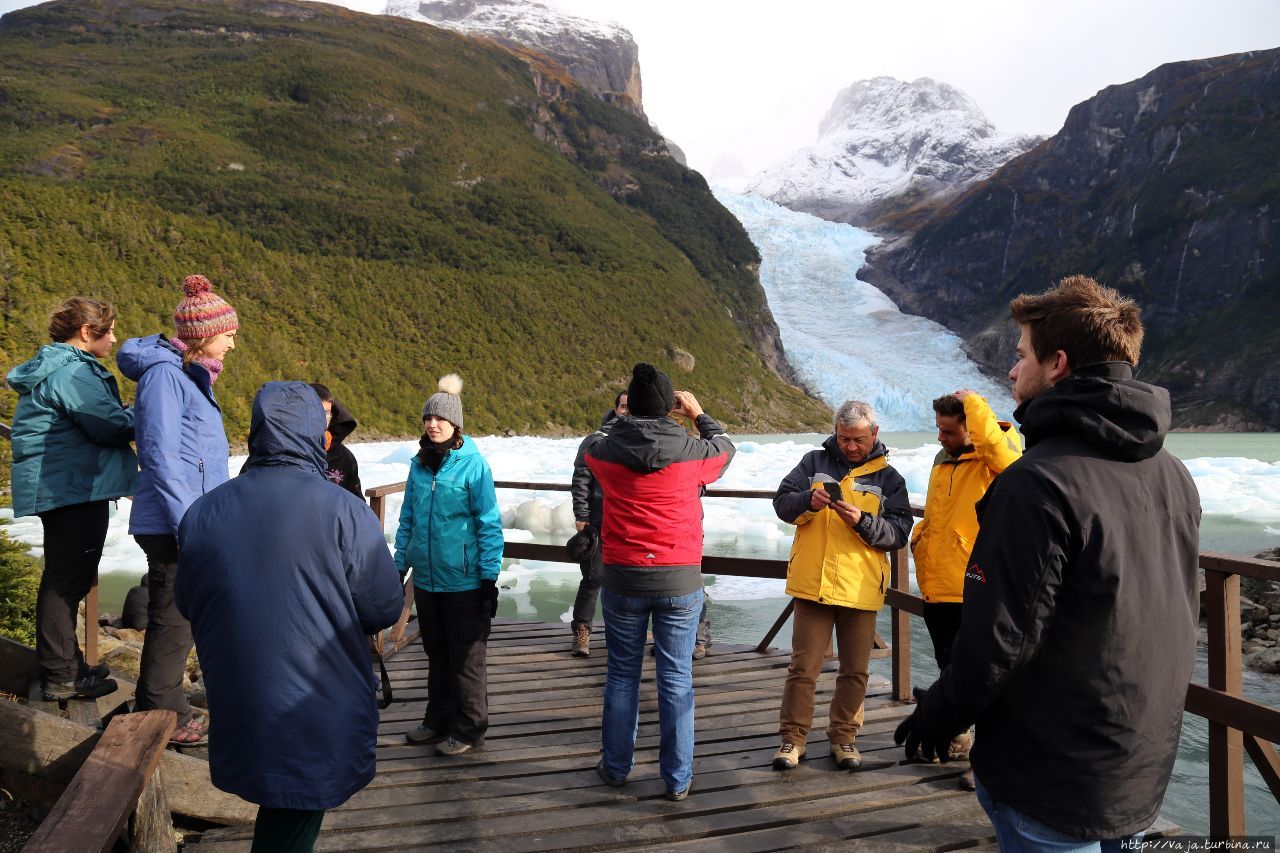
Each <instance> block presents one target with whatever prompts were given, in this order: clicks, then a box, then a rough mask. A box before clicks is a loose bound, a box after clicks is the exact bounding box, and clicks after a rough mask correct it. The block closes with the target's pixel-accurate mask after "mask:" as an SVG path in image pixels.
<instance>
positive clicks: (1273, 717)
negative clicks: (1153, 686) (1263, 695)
mask: <svg viewBox="0 0 1280 853" xmlns="http://www.w3.org/2000/svg"><path fill="white" fill-rule="evenodd" d="M1186 708H1187V710H1188V711H1190V712H1191V713H1192V714H1196V715H1197V716H1201V717H1204V718H1205V719H1206V720H1209V721H1210V722H1214V723H1221V724H1222V725H1224V726H1230V727H1231V728H1233V729H1239V730H1240V731H1242V732H1245V733H1247V734H1251V735H1256V736H1257V737H1260V738H1265V739H1266V740H1269V741H1271V742H1273V743H1280V710H1277V709H1275V708H1272V707H1269V706H1267V705H1263V704H1261V703H1259V702H1254V701H1253V700H1252V699H1245V698H1244V697H1242V696H1232V695H1231V694H1229V693H1224V692H1222V691H1221V690H1213V689H1211V688H1209V687H1205V686H1204V685H1203V684H1195V683H1192V684H1188V685H1187V702H1186Z"/></svg>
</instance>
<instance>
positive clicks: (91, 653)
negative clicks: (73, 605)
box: [84, 575, 98, 666]
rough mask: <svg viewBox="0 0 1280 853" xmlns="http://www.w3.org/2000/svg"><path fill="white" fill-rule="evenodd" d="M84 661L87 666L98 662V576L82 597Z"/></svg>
mask: <svg viewBox="0 0 1280 853" xmlns="http://www.w3.org/2000/svg"><path fill="white" fill-rule="evenodd" d="M84 661H85V663H87V664H89V666H96V665H97V663H98V578H97V576H96V575H95V576H94V578H93V586H91V587H89V594H88V595H86V596H85V599H84Z"/></svg>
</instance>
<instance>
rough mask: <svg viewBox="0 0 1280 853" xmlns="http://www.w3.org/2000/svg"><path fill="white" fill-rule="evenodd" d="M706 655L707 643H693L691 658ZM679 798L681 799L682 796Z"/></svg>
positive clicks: (701, 657)
mask: <svg viewBox="0 0 1280 853" xmlns="http://www.w3.org/2000/svg"><path fill="white" fill-rule="evenodd" d="M706 656H707V644H706V643H695V644H694V646H693V659H694V660H702V659H703V658H705V657H706ZM681 799H683V797H682V798H681Z"/></svg>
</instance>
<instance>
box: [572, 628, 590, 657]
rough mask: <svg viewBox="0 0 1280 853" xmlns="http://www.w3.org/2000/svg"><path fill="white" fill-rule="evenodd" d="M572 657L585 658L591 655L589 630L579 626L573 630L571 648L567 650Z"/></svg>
mask: <svg viewBox="0 0 1280 853" xmlns="http://www.w3.org/2000/svg"><path fill="white" fill-rule="evenodd" d="M569 651H571V652H572V653H573V656H574V657H579V658H585V657H589V656H590V655H591V629H590V628H588V627H587V626H586V625H579V626H578V627H576V628H574V629H573V646H572V648H570V649H569Z"/></svg>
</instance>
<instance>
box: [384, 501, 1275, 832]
mask: <svg viewBox="0 0 1280 853" xmlns="http://www.w3.org/2000/svg"><path fill="white" fill-rule="evenodd" d="M494 486H496V487H497V488H500V489H521V490H526V491H553V492H567V491H569V489H570V487H569V486H568V485H566V484H563V483H526V482H513V481H498V482H495V483H494ZM402 491H404V483H391V484H388V485H385V486H377V487H375V488H372V489H368V490H367V491H366V492H365V495H366V496H367V497H368V498H369V504H370V506H371V507H372V508H373V511H374V513H375V514H377V516H378V519H379V521H382V522H384V529H385V515H386V500H387V497H388V496H389V495H393V494H396V493H398V492H402ZM773 495H774V493H773V492H772V491H768V490H756V489H708V490H707V491H706V497H708V498H754V499H772V498H773ZM911 511H912V513H913V514H914V515H915V516H916V517H917V518H919V517H921V516H923V514H924V509H923V507H919V506H912V507H911ZM503 556H504V557H508V558H511V559H523V560H544V561H547V562H561V563H568V562H573V561H572V560H570V559H569V555H568V553H567V552H566V551H565V548H564V546H563V545H540V544H535V543H532V542H507V543H506V545H505V547H504V549H503ZM889 565H890V580H889V589H888V593H887V595H886V596H885V603H886V604H887V605H889V607H890V608H891V616H890V624H891V635H890V644H891V648H892V673H891V682H892V692H893V696H894V698H895V699H897V700H899V701H907V700H909V699H910V698H911V617H912V616H923V614H924V600H923V599H922V598H920V597H919V596H917V595H912V594H911V591H910V581H909V576H908V564H907V552H906V549H902V550H898V551H893V552H891V553H890V555H889ZM1200 567H1201V568H1202V569H1204V574H1205V586H1206V588H1205V597H1204V608H1205V610H1206V613H1207V620H1208V627H1209V638H1208V651H1207V656H1208V670H1209V671H1208V681H1209V683H1208V684H1197V683H1195V682H1192V683H1190V684H1188V685H1187V698H1186V706H1185V707H1186V710H1187V711H1188V712H1190V713H1192V714H1195V715H1197V716H1200V717H1204V718H1205V719H1206V720H1208V723H1209V831H1210V833H1211V834H1213V835H1244V834H1245V815H1244V755H1245V753H1246V752H1247V753H1248V755H1249V758H1250V759H1252V761H1253V763H1254V764H1255V765H1256V766H1257V768H1258V772H1259V773H1260V774H1261V775H1262V778H1263V781H1264V782H1265V783H1266V785H1267V787H1268V788H1269V789H1270V791H1271V794H1272V795H1273V796H1274V797H1275V798H1276V801H1277V803H1280V756H1277V754H1276V750H1275V748H1274V747H1273V746H1272V743H1276V742H1280V710H1277V709H1276V708H1272V707H1270V706H1267V705H1262V704H1260V703H1257V702H1253V701H1251V700H1249V699H1245V698H1244V696H1243V695H1242V694H1243V687H1244V680H1243V676H1242V666H1243V664H1242V661H1241V648H1240V578H1241V577H1242V576H1245V577H1254V578H1262V579H1265V580H1273V581H1280V563H1278V562H1274V561H1271V560H1258V559H1252V558H1248V557H1234V556H1230V555H1227V554H1215V553H1208V552H1202V553H1201V554H1200ZM702 571H703V573H704V574H712V575H734V576H737V577H748V578H775V579H785V578H786V576H787V561H786V560H771V559H760V558H754V557H720V556H716V555H712V554H708V555H706V556H704V557H703V558H702ZM412 596H413V588H412V585H411V584H408V583H406V586H405V606H404V611H403V613H402V614H401V619H400V622H399V623H398V624H397V625H396V627H395V628H394V629H392V632H391V635H392V637H393V638H395V639H396V641H397V643H399V642H402V641H403V637H404V629H405V625H406V624H407V622H408V618H409V610H410V608H411V606H412V603H413V598H412ZM790 615H791V605H790V604H788V606H787V608H786V609H785V610H784V611H783V612H782V614H781V615H780V616H779V617H778V619H777V621H776V622H775V623H774V624H773V626H772V627H771V628H770V629H769V632H768V633H767V634H766V635H765V637H764V639H763V640H762V641H761V642H760V644H759V646H758V647H757V648H758V649H759V650H761V651H763V650H764V649H765V648H766V647H767V646H768V645H769V643H770V642H772V641H773V638H774V637H775V636H777V634H778V632H779V631H780V630H781V629H782V627H783V625H785V624H786V621H787V618H788V617H789V616H790Z"/></svg>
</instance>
